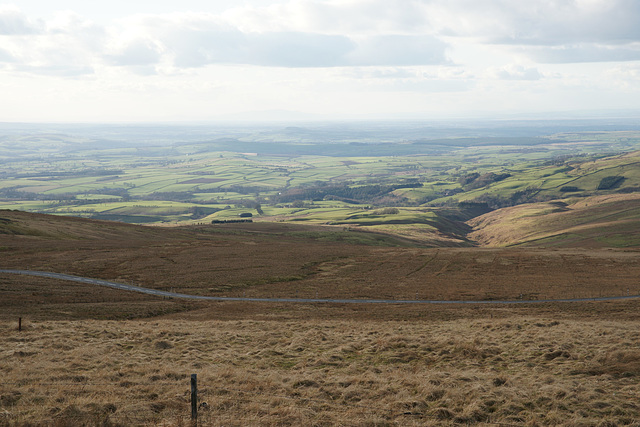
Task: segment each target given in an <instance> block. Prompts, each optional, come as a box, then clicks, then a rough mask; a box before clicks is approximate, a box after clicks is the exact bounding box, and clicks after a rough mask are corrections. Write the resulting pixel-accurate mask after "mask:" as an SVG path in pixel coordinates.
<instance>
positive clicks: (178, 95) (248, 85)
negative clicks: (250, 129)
mask: <svg viewBox="0 0 640 427" xmlns="http://www.w3.org/2000/svg"><path fill="white" fill-rule="evenodd" d="M0 99H2V102H0V122H71V123H73V122H158V123H166V122H199V121H204V122H206V121H218V120H223V121H224V120H234V119H247V120H251V119H256V120H261V119H265V120H268V119H285V120H286V119H291V120H295V119H301V120H307V119H318V120H323V119H330V120H336V119H338V120H340V119H343V120H351V119H356V120H360V119H375V120H379V119H422V120H431V119H443V118H454V119H455V118H466V117H496V118H505V117H514V116H518V117H527V116H534V115H538V114H541V113H545V114H548V115H551V116H552V117H553V116H554V115H557V116H562V115H567V114H571V115H575V114H578V115H579V114H585V115H589V114H591V115H593V114H599V113H600V112H603V113H606V114H613V113H615V112H620V111H623V112H628V111H631V112H634V111H635V112H639V111H640V1H638V0H555V1H554V0H527V1H517V0H280V1H265V0H245V1H243V0H235V1H231V0H216V1H205V0H180V1H175V0H171V1H168V0H153V1H151V0H135V1H131V0H127V1H124V0H109V1H106V2H93V1H87V0H20V2H16V3H3V2H2V0H0ZM625 114H628V113H625Z"/></svg>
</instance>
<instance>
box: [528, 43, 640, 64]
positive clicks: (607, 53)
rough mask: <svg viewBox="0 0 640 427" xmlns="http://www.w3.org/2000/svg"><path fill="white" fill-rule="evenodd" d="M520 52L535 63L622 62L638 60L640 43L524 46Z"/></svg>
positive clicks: (639, 57) (639, 58)
mask: <svg viewBox="0 0 640 427" xmlns="http://www.w3.org/2000/svg"><path fill="white" fill-rule="evenodd" d="M520 52H522V53H524V54H526V55H527V56H529V57H530V58H532V59H534V60H535V61H536V62H540V63H548V64H563V63H580V62H624V61H638V60H640V43H632V44H628V45H623V46H619V45H615V46H612V45H601V44H593V43H587V44H584V43H582V44H576V45H561V46H525V47H522V48H520Z"/></svg>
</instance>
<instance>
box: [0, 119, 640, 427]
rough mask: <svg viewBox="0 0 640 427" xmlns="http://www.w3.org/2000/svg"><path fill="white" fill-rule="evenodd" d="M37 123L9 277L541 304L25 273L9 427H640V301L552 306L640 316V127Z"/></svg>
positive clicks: (22, 178)
mask: <svg viewBox="0 0 640 427" xmlns="http://www.w3.org/2000/svg"><path fill="white" fill-rule="evenodd" d="M592 125H593V126H595V127H596V128H590V127H589V126H592ZM25 126H26V125H25ZM25 126H23V127H20V126H17V125H16V126H15V127H14V128H11V129H8V130H6V131H5V134H6V135H5V137H4V142H3V144H2V150H3V152H2V156H3V163H2V165H3V166H2V174H3V177H2V180H1V181H0V183H1V184H2V192H3V193H2V197H3V198H4V199H3V200H4V202H3V203H4V204H3V206H2V207H3V208H5V210H3V211H0V254H1V259H2V261H1V263H0V267H1V268H6V269H11V268H13V269H30V270H44V271H52V272H60V273H67V274H74V275H78V276H84V277H94V278H101V279H108V280H113V281H117V282H121V283H134V284H137V285H140V286H144V287H149V288H154V289H161V290H167V291H171V290H173V291H176V292H183V293H188V294H194V295H216V296H237V297H242V296H246V297H291V298H304V297H319V298H356V299H359V298H363V299H364V298H380V299H437V300H483V301H487V302H491V301H497V300H519V301H525V302H528V303H523V304H518V305H509V306H507V305H500V304H482V305H474V304H451V305H425V304H422V305H419V304H415V305H400V304H384V305H382V304H376V305H371V304H369V305H365V304H362V305H358V304H331V303H266V302H262V303H257V302H245V301H225V302H198V301H188V300H179V299H168V298H160V297H153V296H149V295H143V294H137V293H134V292H126V291H119V290H115V289H110V288H104V287H98V286H89V285H86V284H80V283H75V282H65V281H61V280H53V279H47V278H42V277H29V276H18V275H8V274H2V275H0V296H1V298H0V378H1V379H0V425H123V426H124V425H187V424H189V415H190V407H189V376H190V374H192V373H197V374H198V378H199V393H200V397H199V399H200V400H199V401H200V411H199V422H200V424H202V425H238V426H240V425H362V426H374V425H377V426H380V425H456V424H478V425H576V426H577V425H581V426H584V425H593V426H598V425H638V420H639V419H640V404H638V396H639V395H640V386H639V384H640V382H639V381H638V378H640V345H639V344H638V343H639V342H640V340H639V338H640V333H639V332H638V331H639V330H640V329H639V328H638V325H639V322H640V310H639V308H640V299H629V300H621V301H608V302H580V303H560V302H555V303H554V302H550V303H537V302H536V301H537V300H541V299H557V298H567V297H586V298H592V297H601V296H620V295H638V294H640V287H639V285H638V282H637V277H638V273H639V271H638V270H639V269H640V263H639V261H640V259H639V258H640V250H638V240H637V238H638V236H637V232H638V227H637V225H638V224H637V221H638V215H637V213H636V212H637V210H638V208H639V207H638V205H637V201H638V200H639V199H638V197H637V195H638V193H637V192H636V189H637V188H640V181H639V180H638V176H637V174H638V168H637V166H636V163H637V157H638V154H636V151H635V150H636V149H638V146H637V143H638V139H637V138H640V132H639V130H638V129H633V127H628V128H625V127H624V126H623V125H621V124H620V123H615V124H614V126H612V127H607V126H605V125H603V124H601V123H599V124H598V123H596V124H589V125H587V124H585V123H564V124H562V126H558V127H557V128H554V127H553V126H552V125H548V124H546V125H543V124H540V123H533V124H532V123H527V124H526V126H525V125H523V124H518V126H511V127H508V126H496V127H495V128H494V127H491V126H485V127H482V128H474V127H464V128H462V129H461V128H455V129H454V130H451V129H447V130H443V129H442V128H437V129H435V130H434V129H432V130H431V132H428V129H425V128H424V127H413V128H411V127H410V128H409V129H408V130H406V129H405V130H404V131H402V132H404V133H402V132H401V131H400V130H398V128H393V127H392V128H385V127H380V128H377V129H374V130H372V131H371V132H369V133H366V132H364V133H363V132H362V130H361V129H359V130H358V132H356V131H354V130H353V129H351V128H349V127H346V128H344V127H343V128H339V129H335V128H331V129H327V128H323V129H315V128H312V129H305V128H282V129H279V128H278V129H275V130H274V128H269V129H266V130H265V129H262V128H260V129H251V133H250V135H249V136H247V132H245V133H241V132H239V131H236V132H238V133H235V134H234V133H232V132H231V131H230V130H226V131H224V132H222V131H220V132H221V134H220V135H218V138H217V139H216V140H214V141H212V140H210V139H208V138H209V137H210V136H211V135H210V134H209V133H207V134H206V135H205V134H203V132H204V131H202V130H198V129H195V130H194V129H191V130H190V131H189V130H188V129H180V130H176V129H173V130H172V129H170V128H168V129H163V130H162V132H160V133H158V132H159V131H158V130H157V129H155V130H154V129H142V128H135V129H131V128H126V129H121V128H114V127H109V128H108V129H107V130H105V129H100V131H99V132H98V131H97V130H96V129H95V128H87V129H84V130H82V129H80V130H78V129H77V128H76V129H75V131H74V132H75V133H71V134H67V133H64V132H67V130H64V129H62V130H61V129H59V128H55V126H52V128H53V131H51V130H48V131H47V132H42V131H41V132H39V133H38V132H34V131H33V129H32V128H29V126H26V127H27V128H28V129H26V130H25ZM598 129H599V130H598ZM63 131H64V132H63ZM154 132H156V133H154ZM172 132H175V133H179V134H180V135H183V138H184V140H185V141H184V144H176V143H175V141H176V138H177V137H176V135H175V134H172ZM207 132H210V131H207ZM225 132H226V133H225ZM636 132H638V133H636ZM97 134H101V135H109V138H110V139H111V142H112V144H111V145H107V144H106V143H105V142H104V140H98V139H97V138H96V137H95V135H97ZM123 135H126V136H127V138H132V139H135V141H136V143H135V144H133V145H134V146H133V147H132V146H131V145H132V144H131V143H124V142H122V140H123V139H126V138H124V136H123ZM163 135H164V136H163ZM358 135H359V137H358ZM425 135H432V136H433V138H431V139H429V140H428V141H429V142H428V143H427V142H425V140H424V139H425V138H426V137H425ZM259 137H260V138H262V139H260V138H259ZM56 138H57V141H59V145H52V144H51V142H52V141H53V140H54V139H56ZM74 138H75V139H74ZM103 138H106V137H103ZM320 138H322V141H324V142H323V143H322V144H319V143H318V141H319V139H320ZM204 139H207V140H206V141H204V142H203V140H204ZM9 140H11V141H14V142H15V141H18V140H19V141H20V142H15V143H14V144H13V145H12V144H10V143H8V142H7V141H9ZM114 140H119V141H120V142H121V144H120V146H118V144H113V141H114ZM274 141H275V142H274ZM327 141H328V142H327ZM434 141H435V142H434ZM483 141H484V142H483ZM518 141H520V143H518ZM243 144H245V145H243ZM278 144H280V145H281V146H280V147H279V148H278ZM362 144H365V145H364V147H365V148H366V150H365V149H363V148H362V147H363V145H362ZM284 146H287V147H286V148H287V149H288V150H294V149H299V150H300V151H299V152H295V153H294V151H291V153H294V154H290V155H288V156H284V155H282V153H281V152H280V151H282V150H284V148H283V147H284ZM107 147H109V148H107ZM231 147H234V148H233V149H232V148H231ZM274 147H276V148H274ZM327 147H328V148H327ZM223 148H224V149H223ZM261 149H262V150H264V151H267V150H275V152H271V153H267V152H264V151H260V150H261ZM43 150H45V151H43ZM46 150H50V151H49V152H47V151H46ZM199 150H200V151H199ZM322 150H329V151H322ZM331 150H333V151H331ZM377 150H379V151H377ZM363 152H365V153H366V157H365V156H363V155H362V154H363ZM225 165H228V167H226V166H225ZM225 167H226V169H225ZM83 174H84V175H83ZM507 175H508V176H507ZM611 177H613V178H611ZM245 178H246V179H245ZM163 179H164V181H162V180H163ZM201 179H204V180H208V181H207V182H205V181H199V180H201ZM189 180H198V182H186V183H185V181H189ZM211 180H214V181H211ZM215 180H219V181H215ZM125 183H126V184H127V185H125ZM116 189H119V190H118V191H120V193H119V194H116V193H117V191H116ZM92 209H93V210H92ZM180 209H182V210H180ZM207 209H209V210H207ZM27 211H30V212H27ZM260 211H262V212H260ZM38 212H39V213H38ZM241 213H252V217H251V219H252V221H253V222H242V223H237V222H231V221H229V220H235V219H237V218H239V215H240V214H241ZM51 214H56V215H51ZM102 215H107V216H106V217H103V216H102ZM108 215H113V216H108ZM118 215H121V216H120V217H118ZM104 219H118V220H119V221H117V222H116V221H105V220H104ZM213 221H217V222H215V223H212V222H213ZM223 221H228V222H223ZM126 222H132V223H134V224H131V223H126ZM136 223H138V224H136ZM139 223H145V224H147V225H144V226H143V225H139ZM19 318H20V319H22V320H21V324H20V326H21V330H18V319H19Z"/></svg>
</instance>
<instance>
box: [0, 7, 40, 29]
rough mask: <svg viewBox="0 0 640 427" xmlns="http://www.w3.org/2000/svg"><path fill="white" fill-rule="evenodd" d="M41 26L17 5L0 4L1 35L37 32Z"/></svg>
mask: <svg viewBox="0 0 640 427" xmlns="http://www.w3.org/2000/svg"><path fill="white" fill-rule="evenodd" d="M39 32H40V28H38V26H37V25H36V24H34V23H32V22H30V21H29V20H28V19H27V17H26V16H25V15H24V14H23V13H22V12H21V11H20V9H18V8H17V7H15V6H9V5H0V35H24V34H37V33H39Z"/></svg>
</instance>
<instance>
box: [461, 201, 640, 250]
mask: <svg viewBox="0 0 640 427" xmlns="http://www.w3.org/2000/svg"><path fill="white" fill-rule="evenodd" d="M468 224H469V225H470V226H471V227H472V228H473V231H472V232H471V233H469V234H468V237H469V238H470V239H471V240H473V241H475V242H476V243H477V244H478V245H480V246H541V247H594V248H595V247H622V248H623V247H640V194H637V193H635V194H610V195H602V196H592V197H585V198H567V199H562V200H554V201H550V202H539V203H527V204H522V205H518V206H513V207H508V208H502V209H498V210H495V211H493V212H490V213H487V214H484V215H481V216H479V217H476V218H473V219H472V220H470V221H468Z"/></svg>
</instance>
